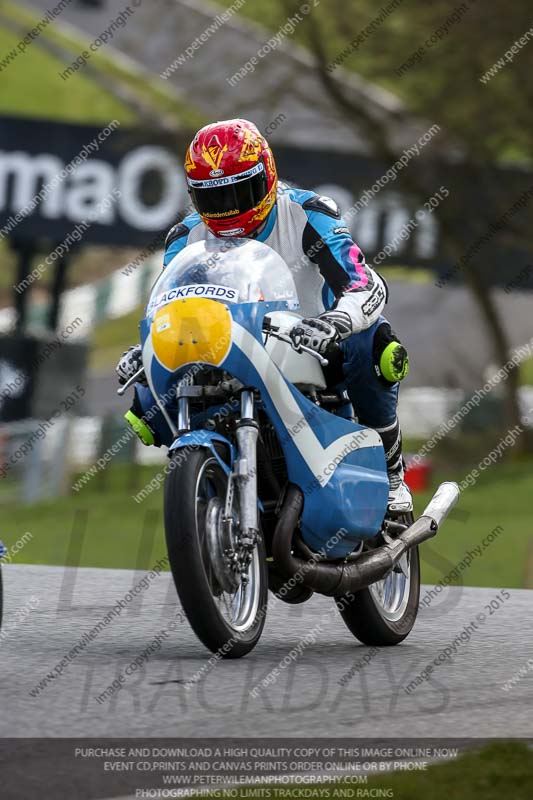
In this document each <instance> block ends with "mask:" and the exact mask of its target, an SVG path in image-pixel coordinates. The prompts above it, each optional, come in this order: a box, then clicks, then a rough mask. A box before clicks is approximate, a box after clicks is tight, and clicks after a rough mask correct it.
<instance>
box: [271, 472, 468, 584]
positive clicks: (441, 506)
mask: <svg viewBox="0 0 533 800" xmlns="http://www.w3.org/2000/svg"><path fill="white" fill-rule="evenodd" d="M458 498H459V487H458V485H457V484H456V483H453V482H445V483H441V485H440V486H439V488H438V489H437V491H436V492H435V494H434V495H433V498H432V499H431V501H430V502H429V504H428V506H427V507H426V509H425V511H424V513H423V514H422V516H421V517H419V519H417V520H416V522H414V523H413V524H412V525H410V526H409V528H407V530H405V531H403V532H402V533H400V534H399V535H398V536H397V537H395V538H394V539H393V538H392V537H390V536H386V541H385V544H383V545H381V546H380V547H376V548H375V549H374V550H368V551H366V552H364V553H362V554H361V555H360V556H359V557H358V558H356V559H354V560H353V561H348V562H340V563H339V562H337V563H334V562H324V561H313V560H311V561H306V560H305V559H302V558H300V557H299V556H297V555H294V553H293V552H292V538H293V533H294V530H295V528H296V525H297V524H298V519H299V517H300V514H301V511H302V507H303V495H302V492H301V490H300V489H299V488H298V487H297V486H290V487H289V489H288V491H287V496H286V498H285V502H284V504H283V508H282V511H281V515H280V519H279V522H278V524H277V526H276V530H275V532H274V538H273V542H272V555H273V556H274V561H275V562H276V564H277V565H278V567H279V569H280V570H281V572H283V574H284V575H285V576H286V577H287V578H293V577H295V576H296V575H298V579H299V582H301V583H302V584H303V585H304V586H307V587H309V588H310V589H313V590H314V591H315V592H318V593H319V594H325V595H328V596H331V597H339V596H341V595H344V594H346V593H347V592H358V591H360V590H361V589H365V588H366V587H367V586H370V584H372V583H375V582H376V581H378V580H381V579H382V578H383V577H385V575H386V574H387V573H388V572H390V570H391V569H393V567H394V566H395V564H397V563H398V561H399V560H400V558H401V557H402V556H403V555H404V554H405V553H406V552H407V551H408V550H411V549H412V548H413V547H416V546H417V545H419V544H421V543H422V542H425V541H426V540H427V539H431V537H432V536H435V535H436V534H437V533H438V530H439V528H440V526H441V525H442V523H443V522H444V520H445V519H446V517H447V516H448V514H449V513H450V511H451V510H452V508H453V507H454V505H455V504H456V502H457V500H458Z"/></svg>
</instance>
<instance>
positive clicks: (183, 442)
mask: <svg viewBox="0 0 533 800" xmlns="http://www.w3.org/2000/svg"><path fill="white" fill-rule="evenodd" d="M216 442H219V443H221V444H223V445H225V447H227V448H228V451H227V452H228V453H229V464H228V463H227V461H226V460H225V459H224V458H223V457H222V456H221V454H220V452H219V450H217V448H216V446H215V443H216ZM195 447H204V448H205V449H206V450H209V451H210V452H211V453H212V454H213V455H214V457H215V458H216V460H217V461H218V463H219V464H220V466H221V467H222V469H223V470H224V472H225V473H226V475H229V474H230V473H231V472H232V470H233V463H234V461H235V447H234V446H233V445H232V443H231V442H230V441H229V439H226V437H225V436H222V435H221V434H220V433H216V431H206V430H199V431H190V432H189V433H183V434H181V436H178V437H177V438H176V439H174V441H173V442H172V444H171V445H170V447H169V448H168V455H169V458H171V457H172V454H173V453H175V452H176V451H177V450H182V449H184V448H195ZM220 449H221V448H220Z"/></svg>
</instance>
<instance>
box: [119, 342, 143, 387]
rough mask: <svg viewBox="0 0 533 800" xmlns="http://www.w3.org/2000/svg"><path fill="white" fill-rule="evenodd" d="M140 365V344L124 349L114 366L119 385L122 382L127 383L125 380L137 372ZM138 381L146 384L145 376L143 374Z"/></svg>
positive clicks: (141, 361) (141, 362)
mask: <svg viewBox="0 0 533 800" xmlns="http://www.w3.org/2000/svg"><path fill="white" fill-rule="evenodd" d="M142 365H143V359H142V348H141V345H140V344H136V345H132V346H131V347H129V348H128V349H127V350H125V351H124V352H123V353H122V355H121V357H120V359H119V362H118V364H117V366H116V373H117V376H118V382H119V383H120V385H121V386H124V384H125V383H127V381H129V379H130V378H132V377H133V376H134V375H135V373H137V372H139V370H140V369H141V367H142ZM138 382H139V383H143V384H145V385H146V378H145V377H144V375H142V377H140V378H139V381H138Z"/></svg>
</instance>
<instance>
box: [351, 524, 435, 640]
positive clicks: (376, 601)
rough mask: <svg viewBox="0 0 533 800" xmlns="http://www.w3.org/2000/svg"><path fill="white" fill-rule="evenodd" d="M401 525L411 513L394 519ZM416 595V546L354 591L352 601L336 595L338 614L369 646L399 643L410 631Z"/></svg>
mask: <svg viewBox="0 0 533 800" xmlns="http://www.w3.org/2000/svg"><path fill="white" fill-rule="evenodd" d="M398 521H399V522H402V523H403V524H405V525H411V524H412V523H413V521H414V517H413V515H412V514H405V515H404V516H403V518H401V519H399V520H398ZM419 597H420V558H419V553H418V547H414V548H412V549H411V550H409V551H408V552H407V553H405V555H404V556H403V557H402V558H401V559H400V561H399V562H398V564H397V565H396V566H395V568H394V569H393V570H391V571H390V572H389V573H388V574H387V575H385V577H384V578H383V579H382V580H380V581H377V582H376V583H373V584H372V585H371V586H369V587H368V588H366V589H361V591H359V592H355V593H354V596H353V600H351V601H350V600H348V598H347V597H343V598H342V602H340V600H341V599H340V598H337V600H338V601H339V608H340V609H341V612H340V613H341V616H342V618H343V620H344V622H345V624H346V625H347V627H348V628H349V629H350V631H351V632H352V633H353V635H354V636H355V637H356V638H357V639H359V641H360V642H362V643H363V644H366V645H368V646H372V647H384V646H390V645H395V644H399V643H400V642H402V641H403V640H404V639H405V638H406V636H408V635H409V633H410V632H411V630H412V628H413V625H414V624H415V620H416V616H417V613H418V601H419Z"/></svg>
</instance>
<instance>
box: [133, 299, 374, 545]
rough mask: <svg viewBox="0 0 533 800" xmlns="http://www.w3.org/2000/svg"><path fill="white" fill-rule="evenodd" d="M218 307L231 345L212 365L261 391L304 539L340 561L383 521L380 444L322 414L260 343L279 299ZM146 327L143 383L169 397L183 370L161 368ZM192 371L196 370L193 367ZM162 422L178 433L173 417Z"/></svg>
mask: <svg viewBox="0 0 533 800" xmlns="http://www.w3.org/2000/svg"><path fill="white" fill-rule="evenodd" d="M174 302H183V301H174ZM204 302H207V303H215V304H216V305H220V304H218V303H216V301H204ZM167 308H168V306H167ZM224 308H228V310H229V315H230V317H229V320H230V324H231V337H230V338H231V342H230V343H229V346H228V348H227V349H226V347H225V346H224V349H225V352H222V353H220V354H218V353H217V354H216V356H214V357H213V361H215V362H216V363H214V364H213V366H217V367H219V368H220V369H223V370H226V371H228V372H229V373H231V374H232V375H233V376H234V377H236V378H237V379H238V380H239V381H241V383H242V384H243V385H245V386H253V387H255V388H256V389H258V390H259V392H260V394H261V398H262V401H263V403H264V405H265V407H266V410H267V413H268V416H269V418H270V420H271V422H272V424H273V426H274V429H275V430H276V434H277V436H278V438H279V440H280V444H281V447H282V449H283V453H284V456H285V460H286V463H287V471H288V477H289V480H290V481H291V482H292V483H294V484H296V485H297V486H299V487H300V488H301V489H302V491H303V493H304V498H305V501H304V508H303V512H302V518H301V526H302V534H303V536H304V539H305V541H306V542H307V544H308V545H309V546H310V547H312V548H313V549H315V550H320V549H322V548H325V549H326V551H327V553H328V555H329V556H330V557H332V558H342V557H343V556H345V555H347V554H348V553H350V552H351V551H352V550H353V549H354V548H355V547H356V546H357V545H358V544H359V543H360V541H361V539H366V538H370V537H372V536H374V535H375V534H376V533H377V532H378V531H379V530H380V528H381V525H382V522H383V518H384V516H385V511H386V507H387V499H388V489H389V484H388V478H387V473H386V465H385V454H384V450H383V445H382V442H381V439H380V437H379V435H378V434H377V433H376V432H375V431H373V430H372V429H370V428H364V427H363V426H361V425H358V424H357V423H355V422H352V421H351V420H347V419H344V418H342V417H338V416H335V415H333V414H330V413H329V412H327V411H324V410H322V409H320V408H319V407H318V406H316V405H315V404H314V403H312V402H311V401H310V400H308V399H307V398H306V397H305V396H304V395H303V394H302V393H301V392H299V391H298V390H297V389H296V388H295V387H294V386H293V385H292V384H290V383H289V382H288V381H287V380H286V379H285V377H284V376H283V374H282V373H281V372H280V370H279V369H278V367H277V366H276V364H275V363H274V362H273V361H272V359H271V358H270V356H269V355H268V353H267V351H266V349H265V347H264V345H263V334H262V322H263V319H264V317H265V315H267V314H268V313H269V312H272V311H275V310H283V309H286V308H287V304H286V303H285V302H283V301H279V302H260V303H242V304H238V305H237V304H235V305H231V306H224ZM219 315H220V311H219V310H218V309H217V311H216V316H219ZM151 322H152V320H151V319H150V318H149V319H147V320H143V322H142V323H141V335H142V342H143V362H144V365H145V370H146V375H147V380H148V384H149V386H150V388H151V390H152V392H153V394H154V396H155V397H156V398H161V397H165V396H168V393H171V392H172V389H173V387H174V386H175V384H176V379H177V378H178V377H179V374H180V373H181V371H182V370H183V368H184V367H185V366H186V365H185V364H183V363H182V364H181V365H180V369H179V370H174V369H170V368H169V367H165V366H163V364H162V363H160V361H159V359H158V358H157V356H156V355H155V353H154V348H153V343H152V337H151V336H150V335H149V333H150V325H151ZM213 361H210V362H207V361H204V363H213ZM190 369H191V370H192V371H194V364H192V365H191V367H190ZM187 371H189V368H188V369H187ZM168 421H169V425H170V427H171V429H173V431H174V433H175V434H176V433H177V431H176V428H175V425H174V424H173V422H172V420H168ZM310 422H311V423H312V424H310ZM194 433H196V432H194ZM187 435H188V434H185V436H187ZM182 439H183V437H180V440H179V441H180V442H181V441H182ZM176 446H178V445H176ZM331 540H333V542H332V541H331Z"/></svg>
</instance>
